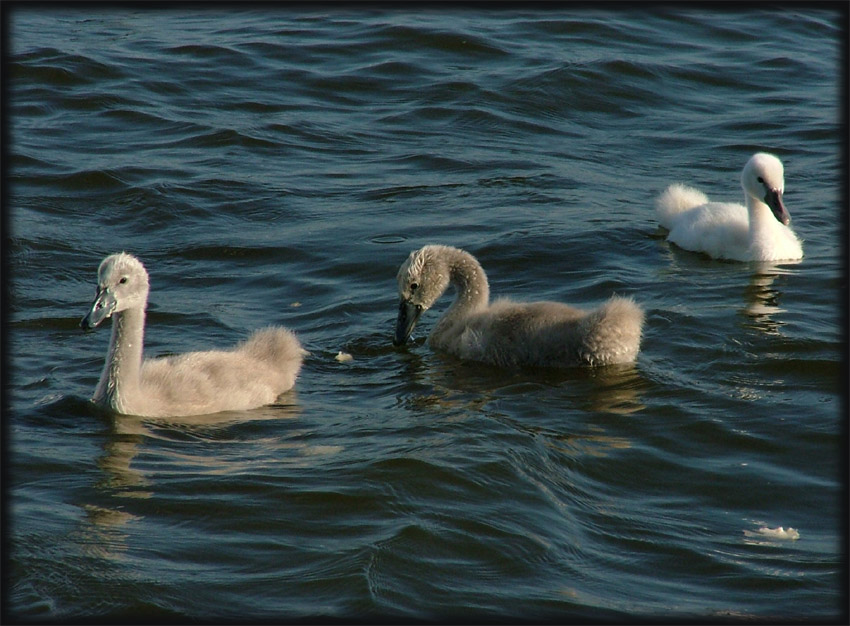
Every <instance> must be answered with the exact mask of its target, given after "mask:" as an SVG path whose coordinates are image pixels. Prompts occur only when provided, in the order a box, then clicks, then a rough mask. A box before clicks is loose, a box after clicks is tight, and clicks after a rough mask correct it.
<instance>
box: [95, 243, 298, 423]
mask: <svg viewBox="0 0 850 626" xmlns="http://www.w3.org/2000/svg"><path fill="white" fill-rule="evenodd" d="M148 291H149V285H148V273H147V271H146V270H145V268H144V266H143V265H142V263H141V262H140V261H139V260H138V259H137V258H136V257H134V256H132V255H130V254H126V253H123V252H122V253H120V254H113V255H110V256H108V257H106V258H105V259H104V260H103V262H102V263H101V264H100V267H99V268H98V287H97V295H96V297H95V301H94V303H93V304H92V306H91V309H90V310H89V312H88V313H87V314H86V316H85V317H84V318H83V319H82V321H81V322H80V324H81V326H82V327H83V328H94V327H96V326H97V325H98V324H100V323H101V322H102V321H103V320H105V319H107V318H108V317H112V318H113V323H112V336H111V339H110V344H109V351H108V352H107V356H106V363H105V365H104V368H103V373H102V374H101V377H100V382H99V383H98V385H97V388H96V389H95V393H94V396H93V398H92V400H93V401H94V402H95V403H97V404H99V405H101V406H103V407H105V408H107V409H109V410H112V411H115V412H118V413H124V414H128V415H141V416H146V417H168V416H172V417H176V416H185V415H201V414H206V413H217V412H219V411H227V410H246V409H251V408H256V407H259V406H263V405H266V404H271V403H272V402H274V401H275V400H276V399H277V397H278V396H279V395H280V394H282V393H283V392H285V391H287V390H288V389H290V388H292V386H293V385H294V383H295V379H296V377H297V376H298V372H299V371H300V369H301V363H302V361H303V358H304V355H305V354H306V352H305V351H304V350H303V349H302V347H301V344H300V343H299V341H298V339H297V338H296V337H295V335H294V334H293V333H292V332H291V331H289V330H287V329H285V328H280V327H269V328H266V329H264V330H260V331H257V332H255V333H254V334H253V335H252V336H251V337H250V338H248V339H247V340H245V341H243V342H242V343H240V344H238V345H237V346H235V347H234V348H232V349H230V350H211V351H205V352H188V353H185V354H180V355H175V356H167V357H161V358H155V359H143V358H142V353H143V341H144V325H145V309H146V307H147V299H148Z"/></svg>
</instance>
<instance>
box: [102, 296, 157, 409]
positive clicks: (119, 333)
mask: <svg viewBox="0 0 850 626" xmlns="http://www.w3.org/2000/svg"><path fill="white" fill-rule="evenodd" d="M144 332H145V311H144V309H141V308H133V309H125V310H124V311H121V312H119V313H115V314H114V315H113V316H112V337H111V338H110V340H109V351H108V352H107V353H106V364H105V365H104V367H103V373H102V374H101V375H100V382H99V383H98V385H97V389H96V390H95V395H94V400H95V401H105V402H106V403H107V404H109V405H110V406H111V407H112V408H113V409H116V410H118V411H121V408H122V405H123V404H124V402H125V401H126V400H127V399H128V398H129V397H132V396H135V395H136V394H137V393H138V391H139V380H140V372H141V367H142V352H143V342H144Z"/></svg>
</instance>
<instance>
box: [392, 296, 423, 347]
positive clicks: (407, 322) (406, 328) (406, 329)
mask: <svg viewBox="0 0 850 626" xmlns="http://www.w3.org/2000/svg"><path fill="white" fill-rule="evenodd" d="M423 310H424V309H423V308H422V307H421V306H420V305H418V304H413V303H412V302H411V301H410V300H402V301H401V302H399V304H398V318H397V319H396V322H395V337H393V345H394V346H403V345H404V344H405V343H407V339H408V337H410V333H412V332H413V327H414V326H416V322H418V321H419V316H420V315H422V311H423Z"/></svg>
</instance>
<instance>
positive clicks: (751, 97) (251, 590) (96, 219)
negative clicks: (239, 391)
mask: <svg viewBox="0 0 850 626" xmlns="http://www.w3.org/2000/svg"><path fill="white" fill-rule="evenodd" d="M722 8H723V7H719V8H713V9H711V10H708V9H702V8H698V7H696V8H687V7H685V6H683V7H679V8H677V7H674V6H669V7H666V8H664V7H655V8H646V9H643V10H640V9H625V8H622V7H620V6H618V7H617V8H606V7H604V6H600V8H599V9H598V10H591V9H589V8H587V7H582V8H571V7H569V6H565V7H562V8H558V7H546V8H541V7H535V8H531V9H527V10H523V9H522V8H521V7H520V6H516V7H513V8H509V9H505V8H502V9H492V8H487V7H481V8H478V7H472V8H470V9H465V10H459V9H458V10H451V9H450V8H448V7H442V6H436V5H429V6H415V7H401V8H399V9H398V10H392V9H391V8H390V7H388V6H380V5H375V6H362V7H360V6H354V7H351V8H346V7H342V6H340V5H329V6H325V7H312V8H311V7H309V6H301V5H299V6H292V7H287V6H285V5H284V6H282V7H275V6H261V5H252V6H248V7H247V8H244V9H241V8H239V7H230V6H226V7H221V8H209V7H201V6H200V5H198V6H196V7H186V6H184V7H183V8H182V9H172V10H151V9H145V8H139V7H134V6H128V7H124V8H120V9H105V8H101V7H99V6H95V5H83V6H77V7H69V8H63V7H61V6H59V5H49V6H46V7H44V6H39V7H33V8H29V7H27V6H25V5H16V6H14V7H13V8H11V9H8V10H7V7H4V12H5V13H6V15H5V17H6V18H8V29H7V34H8V40H7V42H6V46H7V58H6V60H7V64H6V66H5V73H4V82H5V83H6V86H7V91H6V94H5V97H6V98H7V100H6V105H7V108H6V112H7V114H8V118H7V120H6V130H7V132H8V137H7V138H8V143H7V145H6V165H7V169H6V174H5V180H4V189H5V203H4V207H3V210H4V217H5V220H6V221H5V228H6V233H5V236H4V241H3V247H4V257H5V259H4V264H5V270H6V273H5V275H4V286H5V287H6V292H5V297H4V312H5V315H6V324H7V326H6V333H5V335H4V339H5V341H4V354H5V355H6V368H4V371H5V374H6V386H5V392H4V393H5V395H4V398H5V400H4V402H5V405H4V411H3V424H4V426H5V431H4V443H5V446H4V452H5V453H4V476H3V484H4V487H5V501H6V511H5V516H4V535H5V537H6V539H7V543H6V549H5V550H4V559H5V565H4V568H3V569H4V574H5V576H6V581H5V582H6V584H5V589H4V591H5V592H6V596H5V601H4V606H3V611H4V613H5V616H4V617H5V620H9V621H35V622H41V621H51V620H59V621H62V620H68V619H74V620H91V619H100V620H107V621H121V620H124V619H134V620H136V621H139V620H141V621H158V620H162V619H170V620H178V621H183V620H199V621H219V620H234V621H239V622H240V623H243V622H245V621H259V620H276V621H298V620H306V619H328V618H337V619H344V620H351V619H354V620H374V619H379V618H380V619H386V620H392V621H406V620H412V619H425V620H438V621H443V620H461V621H465V620H480V619H485V620H486V619H508V620H540V619H543V620H556V621H581V620H594V621H595V620H611V621H616V622H620V621H630V620H632V619H635V618H639V619H647V620H649V619H665V620H690V619H699V620H702V621H717V620H723V619H731V620H738V619H747V620H750V619H753V618H756V619H761V620H766V621H776V620H783V619H794V620H813V621H840V620H842V619H847V606H848V605H847V598H846V595H845V592H846V589H845V584H846V582H847V579H846V564H847V563H846V555H847V546H846V519H847V508H846V502H847V501H846V496H847V484H846V478H847V474H846V471H847V419H846V409H847V407H846V403H845V398H846V384H847V370H846V367H845V360H844V356H845V348H846V334H845V329H846V317H845V312H846V304H847V299H846V298H847V291H846V288H847V280H846V273H845V269H846V268H845V264H844V261H845V248H846V246H845V242H846V236H847V232H846V230H845V226H846V207H847V205H846V196H845V195H844V193H843V192H844V191H846V189H847V186H846V185H847V171H846V168H845V166H846V163H845V162H844V161H843V155H844V154H845V153H844V152H843V150H844V148H845V141H846V135H845V133H846V130H847V129H846V126H843V121H844V120H845V119H846V117H845V116H846V109H845V108H843V106H842V102H845V103H846V95H847V94H846V89H847V82H846V66H845V65H844V61H845V60H846V59H844V57H843V45H844V44H843V42H844V40H845V37H846V30H845V28H846V25H847V5H846V4H835V5H821V4H818V3H814V4H812V5H803V4H801V5H799V6H794V5H783V6H782V7H781V8H777V7H774V6H773V5H767V4H765V5H756V6H755V7H753V8H751V9H740V8H738V7H735V8H734V9H730V10H728V11H724V10H719V9H722ZM758 150H767V151H771V152H774V153H775V154H777V155H778V156H780V158H781V159H782V160H783V162H784V164H785V174H786V193H785V204H786V206H787V208H788V210H789V212H790V213H791V216H792V218H793V227H794V228H795V230H796V232H797V233H798V234H799V236H800V237H801V238H802V239H803V240H804V250H805V258H804V259H803V261H802V262H800V263H786V264H778V265H764V264H748V263H730V262H720V261H714V260H711V259H709V258H707V257H704V256H702V255H699V254H694V253H689V252H685V251H683V250H681V249H677V248H675V247H673V246H671V245H670V244H669V243H668V242H666V241H665V239H664V233H663V232H662V231H661V230H660V229H659V228H658V226H657V223H656V222H655V219H654V216H653V200H654V197H655V196H656V195H657V194H658V193H659V192H660V191H662V190H663V188H664V187H665V186H666V185H667V184H669V183H671V182H676V181H681V182H686V183H689V184H692V185H694V186H696V187H698V188H700V189H702V190H703V191H706V192H707V193H708V194H709V195H710V196H711V197H713V198H714V199H719V200H734V201H742V200H743V194H742V192H741V189H740V183H739V180H740V171H741V168H742V167H743V165H744V163H745V162H746V160H747V159H748V158H749V156H750V155H751V154H752V153H753V152H756V151H758ZM426 243H443V244H448V245H454V246H458V247H463V248H465V249H467V250H469V251H470V252H472V253H473V254H475V255H476V256H477V257H478V258H479V260H480V261H481V263H482V265H483V266H484V268H485V270H486V271H487V273H488V276H489V278H490V283H491V290H492V293H493V294H494V295H495V296H500V295H501V296H511V297H513V298H516V299H519V300H537V299H552V300H561V301H565V302H569V303H572V304H575V305H579V306H584V307H588V308H590V307H593V306H596V305H598V304H600V303H601V302H603V301H604V300H605V299H607V298H608V297H610V296H611V295H612V294H613V293H617V294H622V295H631V296H633V297H634V298H635V299H636V300H637V301H638V302H639V303H640V304H641V305H642V306H643V307H644V308H645V310H646V315H647V318H646V326H645V333H644V339H643V343H642V348H641V352H640V354H639V356H638V359H637V362H636V363H635V365H634V366H633V367H613V368H599V369H572V370H563V371H549V370H524V371H519V372H513V371H503V370H499V369H495V368H490V367H484V366H480V365H476V364H469V363H464V362H460V361H458V360H456V359H453V358H451V357H448V356H446V355H443V354H440V353H435V352H434V351H432V350H431V349H430V348H429V347H428V345H427V344H426V343H425V337H426V336H427V332H428V331H429V330H430V329H431V328H432V327H433V325H434V323H435V322H436V320H437V319H438V317H439V313H440V312H441V311H443V310H445V308H446V306H447V305H448V304H449V302H450V298H449V297H448V296H446V297H444V299H443V300H442V301H441V302H440V304H439V305H438V307H436V310H434V311H431V312H429V313H428V314H426V315H425V316H424V318H423V320H422V322H421V324H420V327H419V328H417V330H416V332H415V338H414V340H413V341H412V343H411V344H410V345H408V346H407V347H406V348H401V349H397V348H394V347H393V346H392V343H391V341H392V332H393V325H394V321H395V314H396V310H397V295H396V286H395V274H396V271H397V269H398V266H399V265H400V264H401V263H402V262H403V261H404V259H405V258H406V256H407V255H408V253H409V252H410V251H411V250H413V249H415V248H418V247H420V246H422V245H424V244H426ZM121 250H126V251H128V252H132V253H134V254H136V255H137V256H138V257H139V258H141V259H142V261H143V262H144V263H145V264H146V266H147V268H148V270H149V272H150V276H151V296H150V304H149V314H148V320H147V321H148V326H147V332H146V354H147V355H149V356H155V355H161V354H166V353H175V352H183V351H189V350H198V349H207V348H214V347H226V346H228V345H230V344H232V343H234V342H236V341H238V340H240V339H243V338H244V337H246V336H247V335H248V334H249V333H250V332H251V331H252V330H253V329H255V328H259V327H262V326H265V325H268V324H282V325H285V326H287V327H289V328H292V329H293V330H294V331H296V332H297V333H298V335H299V337H300V338H301V340H302V342H303V343H304V345H305V347H306V348H307V349H308V350H309V352H310V355H309V357H308V358H307V359H306V361H305V364H304V368H303V371H302V374H301V376H300V378H299V380H298V382H297V384H296V387H295V389H294V390H293V391H292V392H290V393H288V394H286V395H284V396H282V397H281V399H280V401H279V403H278V404H275V405H273V406H269V407H264V408H261V409H257V410H253V411H245V412H232V413H223V414H218V415H214V416H201V417H197V418H186V419H173V420H150V419H141V418H137V417H132V416H111V415H107V414H104V413H101V412H99V411H96V410H95V409H94V407H93V406H92V404H91V403H90V402H89V398H90V397H91V394H92V392H93V390H94V387H95V384H96V382H97V380H98V376H99V374H100V370H101V367H102V364H103V359H104V355H105V352H106V347H107V344H108V340H109V329H108V328H105V329H101V330H99V331H98V332H96V333H84V332H82V331H81V330H80V328H79V321H80V318H81V317H82V316H83V315H84V313H85V312H86V311H87V309H88V306H89V304H90V302H91V298H92V296H93V294H94V289H95V280H96V270H97V266H98V264H99V262H100V260H101V259H102V258H103V257H104V256H106V255H107V254H109V253H112V252H117V251H121ZM106 326H107V327H108V326H109V324H108V323H107V324H106ZM340 352H343V353H346V354H350V355H351V356H352V357H353V360H350V361H345V362H341V361H339V360H337V358H336V357H337V355H338V354H339V353H340ZM789 529H794V531H796V532H792V531H790V530H789ZM795 537H796V538H795Z"/></svg>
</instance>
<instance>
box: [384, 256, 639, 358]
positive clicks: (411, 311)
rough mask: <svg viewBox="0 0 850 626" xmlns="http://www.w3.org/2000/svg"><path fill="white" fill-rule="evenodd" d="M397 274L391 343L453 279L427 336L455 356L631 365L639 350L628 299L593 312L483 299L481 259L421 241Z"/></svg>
mask: <svg viewBox="0 0 850 626" xmlns="http://www.w3.org/2000/svg"><path fill="white" fill-rule="evenodd" d="M397 280H398V293H399V296H400V299H401V302H400V304H399V309H398V319H397V321H396V330H395V338H394V340H393V343H394V344H395V345H397V346H399V345H403V344H404V343H406V342H407V340H408V338H409V337H410V334H411V332H412V331H413V327H414V326H415V325H416V322H417V321H418V320H419V318H420V316H421V315H422V313H423V312H425V311H427V310H428V309H429V308H431V306H432V305H433V304H434V302H436V301H437V299H438V298H439V297H440V296H441V295H442V294H443V292H445V291H446V289H447V288H448V286H449V285H453V286H454V288H455V290H456V292H457V295H456V298H455V301H454V302H453V303H452V305H451V307H449V309H448V311H446V313H445V314H444V315H443V316H442V318H440V320H439V321H438V322H437V324H436V326H435V327H434V329H433V330H432V331H431V335H430V336H429V338H428V341H429V343H430V345H431V347H432V348H434V349H436V350H442V351H445V352H448V353H451V354H453V355H455V356H457V357H460V358H461V359H466V360H470V361H479V362H484V363H490V364H493V365H496V366H499V367H505V368H519V367H523V366H543V367H571V366H581V365H589V366H597V365H611V364H616V363H631V362H633V361H634V360H635V358H636V357H637V353H638V350H639V349H640V339H641V331H642V328H643V321H644V313H643V311H642V310H641V308H640V307H639V306H638V305H637V304H635V302H634V301H633V300H632V299H631V298H623V297H616V296H615V297H612V298H611V299H609V300H608V301H607V302H605V303H604V304H603V305H602V306H600V307H599V308H598V309H595V310H593V311H584V310H581V309H577V308H574V307H572V306H569V305H566V304H561V303H559V302H530V303H521V302H512V301H510V300H506V299H500V300H496V301H494V302H493V303H492V304H491V303H490V288H489V285H488V283H487V276H486V275H485V274H484V270H483V269H482V267H481V264H480V263H479V262H478V260H477V259H476V258H475V257H474V256H472V255H471V254H469V253H468V252H466V251H464V250H461V249H459V248H452V247H449V246H441V245H428V246H425V247H423V248H421V249H419V250H416V251H414V252H411V253H410V256H409V257H408V258H407V260H406V261H405V262H404V263H403V264H402V266H401V268H400V269H399V271H398V276H397Z"/></svg>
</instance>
